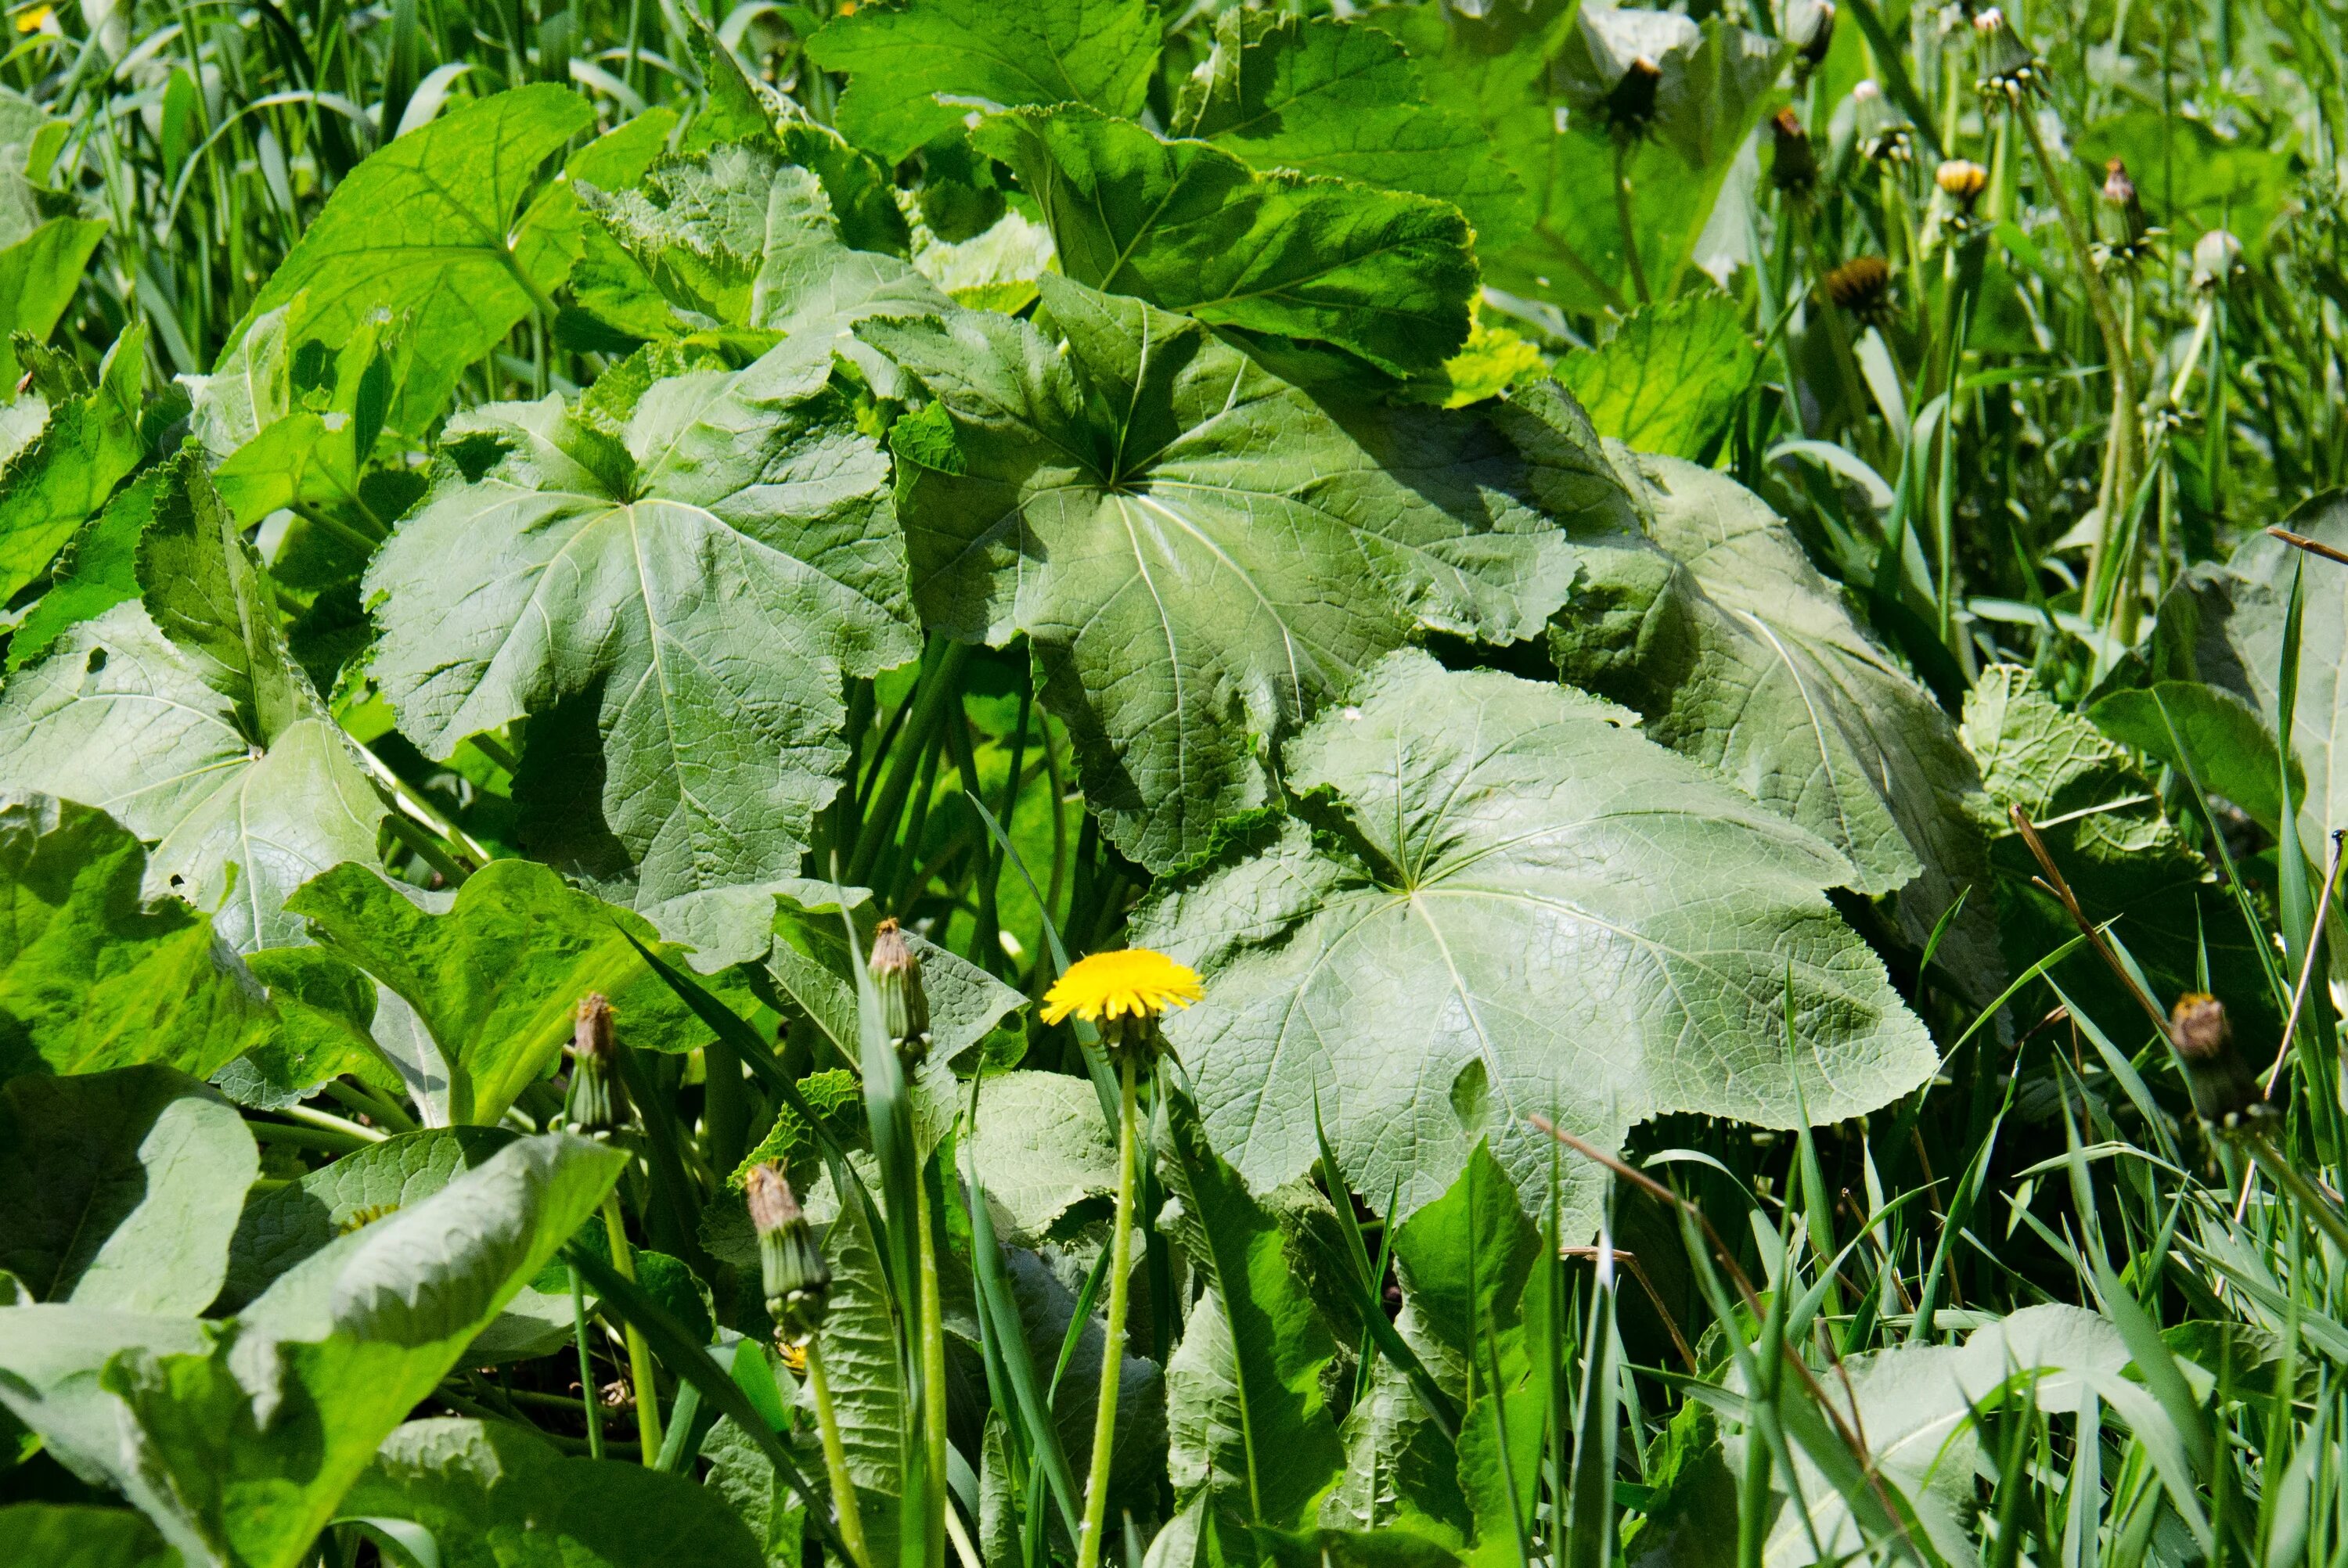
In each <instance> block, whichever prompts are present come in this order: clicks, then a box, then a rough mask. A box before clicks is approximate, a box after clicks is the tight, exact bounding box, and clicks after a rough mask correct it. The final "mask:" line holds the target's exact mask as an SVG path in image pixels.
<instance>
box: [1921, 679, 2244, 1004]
mask: <svg viewBox="0 0 2348 1568" xmlns="http://www.w3.org/2000/svg"><path fill="white" fill-rule="evenodd" d="M1962 734H1963V737H1964V742H1965V745H1966V748H1967V749H1968V750H1970V751H1971V752H1972V754H1973V756H1974V758H1975V760H1976V761H1978V762H1979V763H1980V764H1981V774H1982V785H1983V786H1984V788H1985V789H1986V790H1987V792H1988V794H1987V800H1986V802H1985V803H1984V804H1986V805H1987V806H1988V807H1989V808H1990V809H1989V810H1988V811H1987V813H1986V814H1985V815H1986V816H1987V820H1986V821H1985V822H1984V823H1983V826H1984V827H1985V828H1986V829H1987V830H1988V831H1989V832H1990V833H1991V834H1992V835H1993V838H1992V843H1991V858H1992V861H1993V865H1994V866H1995V867H1996V869H1997V873H1998V886H1997V899H1998V930H1999V937H2000V938H2001V940H2003V942H2004V944H2005V947H2006V954H2007V959H2008V961H2009V963H2011V964H2013V968H2015V969H2017V970H2019V969H2020V968H2023V967H2024V965H2025V964H2027V963H2029V962H2031V961H2034V959H2036V958H2041V957H2044V955H2045V954H2046V953H2047V952H2048V951H2049V950H2050V949H2052V948H2054V947H2055V945H2056V944H2057V943H2059V942H2061V941H2062V940H2063V939H2065V938H2067V937H2069V936H2070V935H2071V934H2072V932H2073V927H2072V923H2071V920H2070V918H2069V917H2068V916H2067V915H2066V914H2065V913H2064V911H2063V908H2062V907H2061V906H2060V905H2059V904H2058V903H2057V902H2056V901H2055V898H2054V896H2053V895H2052V894H2050V893H2049V892H2047V891H2046V889H2045V888H2044V887H2042V886H2036V885H2035V882H2034V879H2035V878H2038V877H2040V876H2043V872H2042V870H2041V867H2040V866H2039V864H2038V860H2037V858H2036V856H2034V855H2032V854H2031V852H2030V850H2029V848H2028V846H2027V845H2025V843H2024V840H2023V838H2022V836H2021V835H2020V833H2019V832H2018V831H2017V830H2016V829H2015V828H2014V826H2013V824H2012V822H2011V821H2010V819H2009V818H2008V817H2007V815H2006V814H2007V813H2008V812H2009V811H2011V810H2012V809H2013V808H2014V807H2017V806H2018V807H2020V808H2021V809H2022V810H2023V811H2024V812H2025V813H2027V814H2028V815H2029V816H2030V818H2031V819H2032V820H2033V821H2034V822H2035V823H2038V824H2042V825H2043V826H2042V827H2041V828H2040V835H2041V836H2042V838H2043V839H2044V843H2045V845H2046V847H2047V850H2048V852H2049V853H2050V854H2051V855H2052V856H2054V858H2055V865H2056V866H2057V867H2058V868H2060V869H2061V871H2062V873H2063V876H2064V879H2065V881H2066V882H2068V883H2069V884H2070V886H2071V888H2072V890H2073V891H2074V892H2075V894H2076V895H2077V897H2078V899H2079V903H2080V906H2081V907H2082V908H2083V909H2084V910H2085V912H2086V915H2087V917H2088V918H2089V919H2091V920H2097V921H2102V920H2109V919H2113V918H2115V917H2116V918H2117V920H2118V924H2117V926H2116V927H2114V930H2115V934H2116V936H2117V938H2119V940H2120V941H2121V943H2123V944H2124V945H2125V946H2126V947H2127V950H2128V952H2129V954H2130V955H2131V956H2132V957H2133V958H2135V960H2136V961H2137V964H2138V965H2139V966H2141V968H2142V969H2143V972H2144V977H2145V979H2147V981H2149V982H2150V983H2151V986H2152V989H2153V1000H2154V1001H2155V1002H2156V1003H2157V1004H2160V1005H2162V1006H2166V1005H2168V1004H2169V1003H2171V1002H2173V1001H2174V1000H2175V999H2177V997H2178V995H2179V994H2181V993H2183V992H2186V991H2194V990H2204V989H2206V990H2210V991H2214V992H2215V993H2216V994H2217V996H2218V998H2219V999H2220V1000H2221V1001H2223V1002H2224V1003H2225V1004H2226V1006H2227V1009H2228V1010H2229V1011H2230V1012H2231V1013H2232V1014H2233V1015H2234V1016H2235V1018H2236V1019H2237V1020H2238V1022H2237V1025H2236V1027H2237V1028H2238V1029H2241V1030H2247V1029H2249V1028H2250V1027H2251V1025H2250V1022H2249V1020H2261V1021H2260V1024H2259V1025H2258V1026H2257V1027H2258V1028H2259V1030H2260V1033H2261V1034H2263V1033H2265V1031H2266V1030H2272V1029H2274V1028H2275V1027H2276V1026H2277V1024H2278V1022H2279V1020H2277V1019H2276V1018H2275V1013H2276V1010H2277V1009H2276V1008H2275V1003H2274V999H2273V995H2272V992H2271V989H2270V988H2269V985H2268V982H2267V979H2266V975H2265V971H2264V969H2263V968H2261V966H2260V958H2259V954H2258V950H2257V946H2256V942H2255V939H2254V938H2252V937H2251V935H2250V933H2249V932H2247V931H2246V930H2245V929H2244V927H2243V925H2242V917H2241V915H2240V912H2239V911H2238V910H2237V909H2236V908H2235V907H2233V906H2232V904H2231V903H2230V901H2229V900H2228V899H2227V897H2225V894H2224V892H2223V891H2222V890H2221V889H2220V888H2219V886H2217V879H2216V876H2214V874H2213V873H2212V872H2211V870H2210V868H2209V863H2208V862H2207V861H2205V860H2203V859H2202V858H2201V856H2199V855H2198V854H2196V853H2195V852H2194V850H2193V848H2192V847H2191V845H2188V843H2187V842H2186V841H2185V838H2184V836H2183V835H2181V834H2180V833H2179V832H2178V828H2177V826H2176V825H2175V824H2174V823H2172V822H2170V821H2169V819H2168V815H2167V814H2166V813H2165V812H2164V811H2163V810H2162V809H2161V805H2160V802H2159V797H2158V795H2157V794H2156V793H2155V792H2154V790H2153V789H2152V787H2151V784H2149V782H2148V781H2147V779H2146V778H2145V776H2144V775H2143V774H2141V773H2139V772H2137V769H2136V768H2135V767H2134V766H2133V765H2131V764H2130V763H2129V760H2128V756H2127V753H2126V752H2124V751H2123V750H2121V749H2120V748H2119V747H2118V746H2116V745H2115V744H2113V743H2111V742H2109V741H2107V740H2106V739H2104V737H2103V736H2102V735H2100V734H2098V733H2096V729H2095V726H2094V725H2092V724H2090V723H2087V721H2085V719H2082V718H2079V717H2077V716H2076V715H2075V714H2072V713H2067V712H2064V711H2063V710H2062V709H2060V708H2058V707H2056V706H2055V704H2054V702H2051V701H2049V700H2048V699H2047V697H2046V696H2045V694H2044V692H2040V691H2038V690H2036V689H2035V687H2034V684H2033V683H2032V682H2031V679H2030V675H2029V672H2028V671H2023V670H2018V669H2013V668H2011V667H1999V668H1995V669H1992V670H1989V671H1984V672H1983V674H1982V683H1981V684H1980V685H1978V686H1976V687H1974V688H1973V691H1972V695H1971V696H1970V697H1969V698H1967V699H1966V702H1965V717H1964V725H1963V729H1962ZM2204 968H2206V969H2207V972H2208V975H2209V984H2208V985H2207V986H2204V985H2203V984H2202V983H2201V980H2200V975H2201V972H2202V970H2203V969H2204ZM2053 973H2054V976H2055V979H2056V981H2057V982H2058V983H2059V984H2061V985H2062V986H2063V987H2064V988H2065V989H2066V990H2071V991H2073V992H2074V994H2075V995H2078V996H2079V997H2080V998H2081V999H2083V1000H2087V999H2093V1000H2092V1001H2090V1003H2089V1005H2090V1007H2091V1009H2092V1012H2093V1016H2095V1017H2096V1018H2098V1019H2104V1018H2109V1019H2112V1020H2114V1022H2115V1023H2117V1021H2118V1020H2121V1019H2124V1018H2126V1017H2127V1014H2126V1012H2125V1011H2124V1010H2122V1009H2126V1008H2128V1007H2131V1006H2133V1005H2135V1003H2134V999H2133V998H2132V997H2131V996H2130V995H2129V994H2128V992H2127V989H2124V988H2123V987H2122V986H2121V983H2120V982H2119V981H2117V980H2116V979H2115V978H2114V977H2113V975H2112V973H2111V971H2110V970H2109V969H2108V968H2106V967H2105V966H2104V965H2103V963H2102V961H2101V960H2100V959H2098V958H2096V957H2095V956H2094V955H2093V954H2092V953H2085V952H2082V953H2079V954H2075V955H2074V956H2073V957H2072V958H2069V959H2067V960H2065V962H2064V963H2063V964H2061V965H2058V966H2057V967H2056V968H2055V970H2054V971H2053ZM2269 1038H2270V1039H2271V1036H2269Z"/></svg>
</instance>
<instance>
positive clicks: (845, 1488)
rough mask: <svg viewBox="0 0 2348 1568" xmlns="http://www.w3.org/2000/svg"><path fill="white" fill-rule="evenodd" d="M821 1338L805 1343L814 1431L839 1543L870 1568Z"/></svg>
mask: <svg viewBox="0 0 2348 1568" xmlns="http://www.w3.org/2000/svg"><path fill="white" fill-rule="evenodd" d="M821 1339H822V1337H821V1336H820V1335H810V1336H809V1337H808V1342H807V1378H808V1390H809V1391H810V1392H812V1393H813V1394H814V1395H815V1424H816V1430H817V1431H818V1432H819V1433H820V1434H821V1435H822V1438H823V1468H824V1473H825V1474H826V1475H827V1476H829V1478H830V1480H831V1505H832V1509H833V1511H834V1512H837V1513H838V1514H839V1539H840V1542H841V1543H842V1544H843V1545H845V1546H846V1547H847V1548H848V1554H849V1555H850V1557H852V1558H854V1559H855V1560H856V1564H857V1568H871V1563H872V1553H871V1552H870V1550H869V1549H868V1548H867V1547H866V1546H865V1544H864V1511H863V1510H862V1509H861V1508H860V1507H859V1506H858V1505H857V1501H856V1482H855V1481H854V1479H853V1478H851V1477H850V1475H849V1473H848V1450H847V1448H846V1447H845V1446H844V1445H843V1444H842V1443H841V1442H840V1440H839V1412H838V1411H837V1410H836V1409H833V1408H832V1403H831V1377H830V1374H829V1373H828V1372H826V1371H825V1370H824V1366H823V1345H822V1343H821Z"/></svg>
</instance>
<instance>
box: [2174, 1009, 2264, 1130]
mask: <svg viewBox="0 0 2348 1568" xmlns="http://www.w3.org/2000/svg"><path fill="white" fill-rule="evenodd" d="M2168 1042H2169V1044H2170V1045H2172V1046H2174V1047H2176V1049H2177V1060H2178V1061H2179V1062H2181V1063H2182V1064H2183V1065H2184V1068H2185V1086H2186V1088H2187V1089H2188V1090H2189V1091H2191V1092H2192V1095H2193V1109H2194V1111H2195V1112H2197V1113H2198V1114H2199V1116H2200V1118H2201V1120H2203V1121H2204V1122H2209V1124H2210V1125H2211V1126H2213V1127H2225V1126H2231V1125H2232V1124H2233V1123H2234V1122H2236V1121H2237V1120H2238V1119H2239V1118H2240V1117H2241V1116H2242V1115H2243V1114H2244V1113H2246V1112H2254V1111H2263V1110H2264V1109H2265V1108H2266V1102H2265V1100H2264V1099H2263V1098H2262V1097H2261V1096H2260V1092H2259V1079H2258V1074H2257V1073H2255V1072H2253V1071H2251V1070H2250V1063H2249V1062H2248V1061H2244V1060H2243V1059H2242V1053H2241V1051H2240V1050H2238V1049H2236V1047H2235V1044H2234V1030H2233V1026H2232V1024H2230V1022H2228V1021H2227V1019H2226V1006H2225V1004H2224V1003H2223V1002H2221V1001H2219V999H2217V998H2216V997H2213V996H2211V995H2209V993H2208V992H2206V991H2188V992H2187V993H2186V994H2185V995H2183V996H2181V997H2178V999H2177V1006H2176V1007H2175V1008H2174V1009H2171V1010H2170V1012H2169V1015H2168Z"/></svg>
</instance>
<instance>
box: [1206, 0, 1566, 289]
mask: <svg viewBox="0 0 2348 1568" xmlns="http://www.w3.org/2000/svg"><path fill="white" fill-rule="evenodd" d="M1174 129H1175V131H1176V132H1177V133H1178V134H1179V135H1182V136H1186V137H1195V138H1199V139H1200V140H1202V141H1211V142H1213V143H1215V144H1216V145H1217V146H1219V147H1221V148H1223V149H1227V150H1229V151H1231V152H1235V153H1238V154H1239V155H1240V156H1241V158H1244V159H1247V160H1248V161H1249V162H1250V163H1251V164H1253V165H1255V166H1256V167H1257V168H1259V169H1297V170H1299V171H1301V172H1303V173H1305V174H1328V175H1336V176H1338V177H1340V178H1343V179H1355V180H1359V181H1361V182H1362V183H1363V184H1365V185H1375V186H1378V187H1380V188H1382V189H1385V190H1411V191H1416V192H1417V193H1418V194H1419V195H1421V196H1431V197H1434V198H1435V199H1436V200H1440V201H1448V202H1450V203H1451V204H1453V205H1454V206H1456V207H1457V208H1458V209H1459V210H1461V211H1463V212H1465V213H1466V214H1467V215H1468V221H1469V222H1471V223H1473V224H1474V225H1475V226H1476V240H1477V242H1478V244H1479V245H1484V246H1488V247H1493V248H1496V249H1497V248H1505V247H1507V246H1509V245H1512V244H1514V243H1515V242H1516V241H1518V240H1519V239H1520V238H1522V237H1523V234H1524V231H1525V229H1526V227H1527V225H1528V224H1529V222H1530V221H1531V216H1532V215H1531V212H1530V210H1529V205H1530V204H1529V197H1528V195H1527V193H1526V190H1525V188H1524V185H1523V183H1522V182H1521V181H1519V179H1517V177H1516V176H1515V174H1513V173H1512V172H1511V171H1510V170H1509V169H1508V167H1507V166H1506V165H1504V164H1502V163H1500V162H1498V161H1497V160H1496V159H1493V157H1492V156H1491V149H1490V146H1489V145H1488V142H1487V140H1486V138H1485V136H1484V131H1483V128H1482V127H1480V126H1478V124H1477V123H1476V122H1475V121H1474V120H1472V119H1470V118H1468V117H1467V116H1465V115H1461V114H1457V113H1455V112H1453V111H1451V110H1449V109H1443V108H1436V107H1434V106H1433V105H1431V104H1429V103H1427V102H1426V99H1425V98H1423V97H1421V96H1420V95H1419V86H1418V78H1417V77H1416V74H1415V73H1414V72H1413V70H1412V68H1411V64H1410V60H1409V57H1408V56H1406V55H1405V54H1404V52H1403V49H1402V46H1401V45H1400V44H1399V43H1397V42H1396V41H1395V38H1394V37H1393V36H1392V35H1390V34H1387V33H1384V32H1380V31H1378V30H1376V29H1375V28H1373V27H1369V26H1360V25H1357V24H1353V23H1346V22H1340V21H1337V20H1335V19H1334V18H1331V17H1325V16H1313V17H1303V16H1298V15H1293V14H1291V15H1271V14H1268V13H1264V12H1256V11H1241V10H1231V11H1226V12H1224V13H1223V14H1222V15H1220V16H1219V17H1217V18H1216V19H1215V40H1214V47H1213V50H1212V52H1211V53H1210V55H1209V56H1208V58H1207V60H1206V62H1205V63H1204V64H1203V65H1202V66H1201V67H1200V68H1199V70H1198V71H1196V72H1195V73H1193V75H1192V76H1191V77H1190V78H1189V80H1188V81H1187V82H1185V83H1184V84H1183V87H1182V94H1181V97H1180V100H1179V103H1178V104H1177V105H1176V108H1175V112H1174Z"/></svg>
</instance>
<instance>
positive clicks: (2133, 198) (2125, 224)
mask: <svg viewBox="0 0 2348 1568" xmlns="http://www.w3.org/2000/svg"><path fill="white" fill-rule="evenodd" d="M2096 227H2097V228H2098V229H2099V230H2101V231H2102V233H2103V250H2104V253H2105V254H2106V255H2107V256H2113V257H2117V258H2119V259H2121V260H2124V261H2132V260H2135V259H2136V258H2137V257H2138V256H2140V255H2141V254H2143V252H2144V251H2146V250H2147V241H2148V240H2149V239H2150V236H2151V234H2152V229H2151V228H2150V226H2149V225H2147V223H2146V222H2145V218H2144V203H2143V202H2142V201H2141V200H2138V199H2137V190H2136V181H2135V180H2133V179H2129V178H2128V172H2127V163H2126V162H2125V161H2124V160H2122V159H2116V158H2115V159H2112V160H2111V161H2110V162H2109V163H2107V164H2106V165H2105V166H2104V191H2103V200H2102V201H2101V202H2100V203H2098V204H2097V207H2096Z"/></svg>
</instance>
